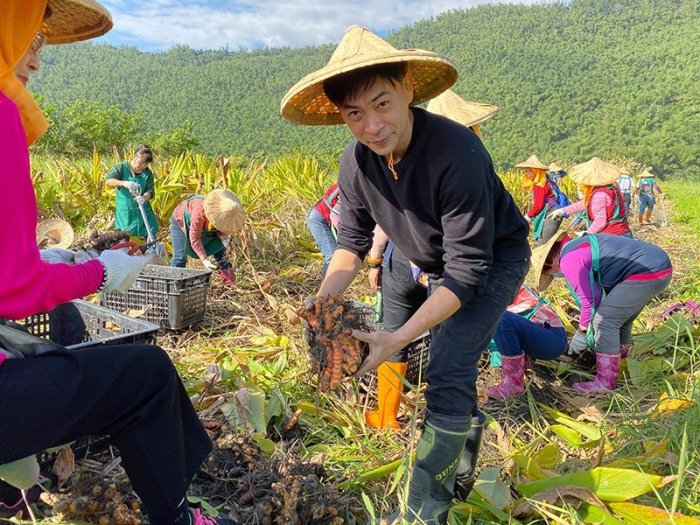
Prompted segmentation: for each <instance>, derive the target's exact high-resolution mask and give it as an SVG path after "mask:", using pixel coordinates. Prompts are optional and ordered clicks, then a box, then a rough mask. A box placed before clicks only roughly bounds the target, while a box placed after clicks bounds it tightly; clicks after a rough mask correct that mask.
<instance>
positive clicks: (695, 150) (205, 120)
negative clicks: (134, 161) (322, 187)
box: [33, 0, 700, 174]
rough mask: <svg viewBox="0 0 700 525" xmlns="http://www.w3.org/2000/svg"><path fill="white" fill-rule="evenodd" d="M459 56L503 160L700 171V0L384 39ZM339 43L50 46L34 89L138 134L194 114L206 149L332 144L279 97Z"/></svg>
mask: <svg viewBox="0 0 700 525" xmlns="http://www.w3.org/2000/svg"><path fill="white" fill-rule="evenodd" d="M388 40H389V41H390V42H391V43H392V44H393V45H395V46H398V47H418V48H423V49H429V50H431V51H436V52H439V53H442V54H444V55H445V56H447V57H449V58H450V59H451V60H453V61H454V62H455V64H456V65H457V66H458V68H459V70H460V78H459V80H458V82H457V84H456V86H455V87H454V90H455V91H456V92H457V93H459V94H460V95H462V96H464V97H466V98H468V99H471V100H476V101H480V102H488V103H491V104H496V105H497V106H498V107H499V108H500V111H499V113H498V115H497V116H496V118H495V119H493V120H492V121H490V122H488V123H487V124H485V125H484V126H483V131H484V141H485V143H486V145H487V147H488V148H489V150H490V151H491V153H492V155H493V157H494V160H495V162H496V164H497V165H499V166H501V167H507V166H511V165H512V164H513V163H515V162H517V161H518V160H522V159H524V158H526V157H527V156H529V155H531V154H533V153H536V154H537V155H538V156H540V158H542V159H544V160H545V161H547V162H549V161H551V160H558V161H563V160H570V161H585V160H588V159H589V158H590V157H592V156H594V155H597V156H600V157H607V158H623V157H625V158H634V159H636V160H638V161H639V162H641V163H643V164H651V165H655V166H658V167H659V168H660V171H661V172H662V173H667V174H668V173H674V172H680V171H688V172H694V173H697V172H698V170H699V169H700V168H699V166H700V146H699V144H700V140H698V138H699V137H700V87H699V86H700V59H699V58H698V57H700V0H585V1H584V0H574V1H572V2H570V3H556V4H545V5H533V6H524V5H489V6H482V7H477V8H472V9H465V10H457V11H450V12H447V13H445V14H443V15H440V16H438V17H435V18H434V19H431V20H424V21H420V22H418V23H416V24H413V25H411V26H408V27H405V28H402V29H401V30H399V31H397V32H395V33H392V34H391V35H389V36H388ZM333 48H334V46H331V45H328V46H320V47H306V48H301V49H290V48H282V49H262V50H254V51H237V52H230V51H227V50H218V51H199V50H193V49H190V48H188V47H183V46H178V47H175V48H172V49H170V50H169V51H167V52H158V53H149V52H141V51H138V50H137V49H135V48H130V47H119V48H115V47H111V46H108V45H104V44H101V45H93V44H90V43H85V44H74V45H69V46H56V47H53V48H49V49H47V50H46V51H45V54H44V60H45V67H44V68H43V69H42V72H41V73H40V74H39V75H38V76H37V80H36V81H35V82H34V84H33V89H34V90H35V91H37V92H39V93H40V94H41V95H42V97H43V99H44V100H45V101H50V102H51V103H52V104H55V108H56V111H57V115H58V116H59V117H60V115H61V111H62V110H63V109H64V108H67V107H69V106H70V104H71V103H73V102H74V101H75V100H79V99H82V100H94V101H97V102H99V103H100V104H102V105H105V106H107V105H112V104H118V105H119V106H121V108H122V110H123V111H125V112H128V113H134V114H138V115H141V116H142V117H143V119H142V121H143V125H142V128H143V129H142V130H141V131H142V132H137V133H135V136H134V137H133V141H134V143H136V142H140V141H141V140H142V139H141V137H142V136H145V135H146V134H147V133H153V132H166V131H168V130H171V129H173V128H177V127H179V126H182V125H183V123H184V122H186V121H187V120H189V121H191V123H192V125H193V127H192V132H193V133H194V134H195V136H196V137H197V138H198V140H199V142H200V149H201V150H203V151H204V152H207V153H210V154H219V153H222V154H235V155H250V154H254V153H264V154H272V155H277V154H280V153H287V152H305V153H309V152H316V153H321V152H323V153H332V154H335V153H338V152H340V151H341V150H342V147H343V145H344V143H345V142H347V140H348V138H349V137H350V135H349V132H348V131H347V130H346V129H344V128H343V127H341V126H336V127H333V128H323V127H301V126H295V125H292V124H289V123H288V122H286V121H285V120H283V119H282V118H281V117H280V116H279V103H280V100H281V98H282V96H283V95H284V93H285V92H286V91H287V89H288V88H289V87H290V86H292V85H293V84H294V83H295V82H296V81H297V80H299V79H300V78H301V77H302V76H303V75H305V74H306V73H309V72H311V71H313V70H314V69H316V68H319V67H321V66H322V65H323V64H325V62H326V61H327V60H328V58H329V57H330V54H331V53H332V51H333Z"/></svg>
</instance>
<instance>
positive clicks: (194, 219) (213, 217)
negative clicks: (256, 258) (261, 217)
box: [170, 189, 245, 285]
mask: <svg viewBox="0 0 700 525" xmlns="http://www.w3.org/2000/svg"><path fill="white" fill-rule="evenodd" d="M244 222H245V213H244V211H243V205H242V204H241V201H239V200H238V197H236V196H235V195H234V194H233V193H232V192H231V191H229V190H221V189H219V190H213V191H211V192H210V193H209V194H207V196H206V197H204V196H202V195H193V196H192V197H190V198H188V199H187V200H184V201H182V202H181V203H180V204H178V205H177V207H176V208H175V211H173V216H172V217H171V218H170V240H171V242H172V244H173V260H172V262H171V263H170V265H171V266H175V267H177V268H184V267H185V264H186V262H187V257H188V256H189V257H196V258H198V259H199V260H201V261H202V264H203V265H204V267H205V268H206V269H207V270H211V271H215V270H219V275H220V276H221V278H222V279H223V280H224V282H225V283H226V284H229V285H234V284H236V270H235V268H234V267H233V263H231V261H230V260H229V257H228V254H227V253H226V245H227V244H228V243H229V242H230V237H231V235H235V234H236V233H238V232H239V231H241V228H243V223H244ZM210 255H212V256H213V257H214V260H215V261H216V263H214V262H212V261H210V260H209V256H210Z"/></svg>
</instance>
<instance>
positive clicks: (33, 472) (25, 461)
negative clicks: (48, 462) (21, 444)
mask: <svg viewBox="0 0 700 525" xmlns="http://www.w3.org/2000/svg"><path fill="white" fill-rule="evenodd" d="M0 479H2V480H3V481H5V482H7V483H9V484H10V485H12V486H13V487H15V488H18V489H20V490H25V489H28V488H30V487H33V486H34V485H36V482H37V481H38V480H39V462H38V461H37V460H36V456H29V457H26V458H22V459H18V460H17V461H13V462H12V463H6V464H4V465H0Z"/></svg>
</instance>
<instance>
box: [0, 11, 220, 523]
mask: <svg viewBox="0 0 700 525" xmlns="http://www.w3.org/2000/svg"><path fill="white" fill-rule="evenodd" d="M111 27H112V20H111V17H110V14H109V12H108V11H107V10H106V9H105V8H104V7H102V6H101V5H100V4H98V3H97V2H95V1H94V0H49V2H48V4H47V2H46V1H41V0H34V1H27V0H6V1H4V2H3V6H2V16H0V171H1V172H2V173H3V180H4V183H5V189H6V190H7V191H8V192H9V193H8V195H12V198H10V199H7V200H6V202H5V204H4V210H5V212H7V213H8V217H12V228H3V229H2V230H1V231H0V242H2V245H3V246H4V247H5V249H6V250H7V252H6V254H5V256H4V257H2V259H1V260H0V317H3V318H6V319H23V318H25V317H27V316H31V315H34V314H36V313H39V312H45V311H47V310H51V309H52V308H54V307H55V306H56V305H58V304H60V303H64V302H66V301H69V300H71V299H75V298H78V297H83V296H85V295H88V294H92V293H94V292H96V291H97V290H105V291H123V290H125V289H127V288H128V287H129V286H130V285H131V284H132V283H133V282H134V281H135V279H136V277H137V276H138V274H139V272H140V270H141V268H142V266H143V265H144V264H145V263H146V260H147V258H146V257H130V256H128V255H127V254H126V253H124V252H122V251H110V250H107V251H105V252H103V253H102V255H101V256H100V258H99V259H95V260H91V261H89V262H86V263H82V264H76V265H68V264H47V263H43V262H42V261H41V260H40V259H39V250H38V248H37V245H36V238H35V235H36V220H37V204H36V199H35V195H34V188H33V187H32V179H31V176H30V169H29V151H28V146H29V145H31V144H32V143H33V142H34V141H35V140H36V139H37V138H39V137H40V136H41V135H42V133H44V131H46V129H47V127H48V123H47V121H46V120H45V118H44V115H43V113H42V111H41V109H40V108H39V106H38V105H37V104H36V102H35V101H34V99H33V98H32V97H31V95H30V94H29V91H27V89H26V87H25V85H26V83H27V81H28V80H29V77H30V75H31V74H33V73H34V72H36V71H37V70H38V69H39V67H40V62H39V58H38V53H39V50H40V49H41V46H42V44H44V43H46V42H47V41H48V43H70V42H75V41H78V40H85V39H88V38H91V37H95V36H99V35H102V34H104V33H106V32H107V31H108V30H109V29H110V28H111ZM0 333H2V336H3V337H2V339H1V340H2V349H0V418H1V419H2V421H3V422H4V423H3V424H2V425H0V478H2V479H3V480H5V481H6V482H9V483H10V484H12V485H13V486H15V487H18V488H21V489H27V488H29V487H31V486H32V484H33V483H34V482H35V481H36V478H37V475H38V470H39V468H38V464H37V462H36V460H35V459H34V458H33V456H34V455H35V454H38V453H40V452H42V451H44V450H46V449H47V448H49V447H56V446H59V445H62V444H65V443H69V442H71V441H74V440H77V439H80V438H82V437H85V436H88V435H92V436H109V442H110V443H111V444H112V445H114V446H116V448H118V449H119V452H120V455H121V464H122V466H123V467H124V469H125V470H126V473H127V474H128V476H129V479H130V480H131V483H132V486H133V488H134V490H135V491H136V493H137V494H138V495H139V497H140V499H141V501H142V502H143V505H144V507H145V509H146V511H147V512H148V515H149V521H150V523H152V524H154V525H159V524H160V525H166V524H183V525H185V524H187V525H189V524H190V523H195V524H203V523H213V520H208V521H205V519H204V518H203V516H202V514H201V513H200V512H199V511H196V513H194V512H192V513H191V512H190V510H189V506H188V504H187V500H186V499H185V492H186V489H187V487H188V485H189V483H190V480H191V479H192V477H193V476H194V474H195V473H196V472H197V470H198V469H199V466H200V464H201V463H202V461H203V460H204V458H205V457H206V455H207V454H208V453H209V451H210V450H211V446H212V445H211V440H210V439H209V437H208V436H207V433H206V432H205V430H204V428H203V427H202V425H201V423H200V422H199V419H198V418H197V414H196V413H195V411H194V409H193V407H192V403H191V402H190V400H189V397H188V396H187V393H186V392H185V389H184V388H183V385H182V382H181V381H180V378H179V377H178V375H177V372H176V370H175V368H174V367H173V365H172V363H171V361H170V359H169V358H168V356H167V354H166V353H165V352H164V351H162V350H161V349H160V348H158V347H155V346H150V345H142V344H130V345H119V346H100V347H95V348H90V349H86V350H77V351H66V350H65V349H64V348H63V347H60V346H58V345H53V346H52V345H49V344H48V343H46V342H43V343H42V345H41V348H42V349H46V347H49V348H51V351H50V352H46V353H41V354H40V355H36V356H32V357H29V356H28V357H24V358H22V356H23V355H24V353H25V352H26V350H27V346H25V345H24V344H21V345H20V344H19V343H18V341H19V340H22V339H24V338H26V337H30V338H32V336H29V335H28V334H26V333H24V332H19V331H17V330H13V329H12V328H10V327H9V326H1V325H0ZM18 334H19V335H18ZM32 347H34V348H36V347H37V344H36V343H35V342H34V341H33V342H32ZM2 492H3V494H6V493H7V492H6V491H5V490H3V491H2ZM17 497H18V498H20V495H19V493H17ZM5 506H14V507H15V508H17V507H18V502H17V501H13V502H5Z"/></svg>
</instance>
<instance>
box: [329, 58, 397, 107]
mask: <svg viewBox="0 0 700 525" xmlns="http://www.w3.org/2000/svg"><path fill="white" fill-rule="evenodd" d="M407 71H408V64H407V63H406V62H396V63H391V64H377V65H376V66H368V67H363V68H362V69H356V70H354V71H349V72H347V73H344V74H342V75H338V76H335V77H332V78H329V79H328V80H326V81H325V82H324V83H323V91H325V92H326V96H327V97H328V99H329V100H330V101H331V102H333V104H335V105H336V106H338V107H342V106H343V104H344V103H345V102H347V101H348V100H349V99H352V98H354V97H355V96H357V94H358V93H359V92H360V91H363V90H365V89H367V88H369V87H371V86H373V85H374V83H375V82H376V81H377V80H378V79H380V78H383V79H386V80H388V81H389V82H391V84H392V85H394V86H397V85H398V84H400V83H401V81H402V80H403V79H404V77H405V76H406V72H407Z"/></svg>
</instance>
